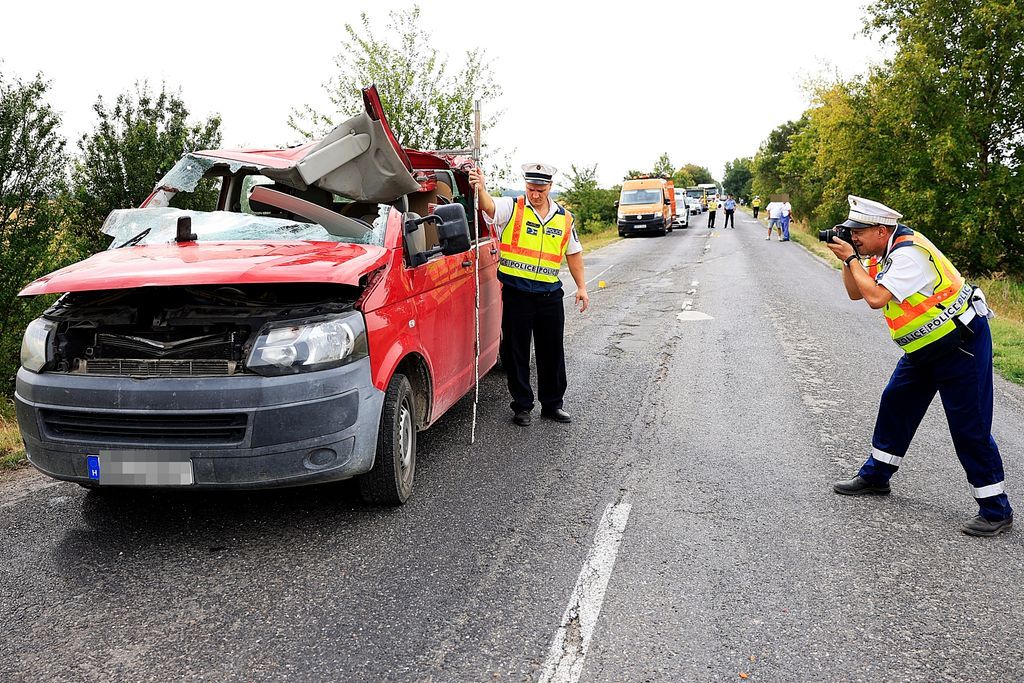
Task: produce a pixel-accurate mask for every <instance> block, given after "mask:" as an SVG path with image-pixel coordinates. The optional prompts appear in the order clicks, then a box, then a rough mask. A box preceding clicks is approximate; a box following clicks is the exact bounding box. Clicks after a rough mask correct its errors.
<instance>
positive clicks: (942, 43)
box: [865, 0, 1024, 273]
mask: <svg viewBox="0 0 1024 683" xmlns="http://www.w3.org/2000/svg"><path fill="white" fill-rule="evenodd" d="M865 32H867V33H877V34H880V35H881V37H882V39H883V40H887V41H891V42H893V43H895V45H896V47H897V53H896V56H895V57H894V58H893V60H892V63H891V76H890V78H889V79H888V85H889V86H890V88H891V90H890V93H889V97H888V98H887V99H889V100H891V101H893V102H894V103H896V102H898V103H899V107H900V108H901V109H902V112H903V116H902V120H898V119H896V118H895V117H893V119H894V120H896V121H898V123H901V124H902V125H901V131H902V132H904V133H906V134H907V135H908V136H910V137H912V138H914V139H916V140H917V141H918V142H919V143H920V144H921V145H923V148H924V149H926V150H927V151H928V162H929V163H927V164H922V165H921V166H919V167H918V168H917V169H915V170H917V171H918V174H917V175H916V176H915V175H912V174H910V173H907V174H906V176H905V179H906V181H907V182H906V183H905V184H904V185H903V187H902V188H901V192H902V194H903V195H904V196H905V198H906V199H907V200H909V201H911V202H913V204H914V208H918V207H920V208H922V209H930V210H929V211H928V214H929V215H928V216H927V218H926V220H928V222H929V223H932V224H933V225H934V228H935V229H938V230H942V231H945V232H946V233H947V240H946V241H947V243H949V244H952V245H955V248H956V250H957V251H958V252H959V254H960V258H961V261H960V265H961V267H963V268H965V269H967V270H969V271H972V272H975V273H983V272H987V271H991V270H997V269H1010V270H1014V271H1016V272H1018V273H1019V272H1022V271H1024V234H1022V232H1021V230H1020V227H1019V226H1020V225H1022V223H1024V208H1022V204H1024V178H1022V174H1021V168H1022V164H1024V7H1022V4H1021V2H1020V0H971V1H970V2H955V1H954V0H878V1H877V2H875V3H874V4H873V5H871V6H870V7H869V9H868V25H867V27H866V29H865ZM936 200H938V201H936Z"/></svg>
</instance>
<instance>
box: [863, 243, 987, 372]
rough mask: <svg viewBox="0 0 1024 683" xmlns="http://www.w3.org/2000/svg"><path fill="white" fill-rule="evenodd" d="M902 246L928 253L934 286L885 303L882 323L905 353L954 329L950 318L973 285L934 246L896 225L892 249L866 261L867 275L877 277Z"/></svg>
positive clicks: (964, 307)
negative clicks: (927, 290)
mask: <svg viewBox="0 0 1024 683" xmlns="http://www.w3.org/2000/svg"><path fill="white" fill-rule="evenodd" d="M905 248H917V249H921V250H922V251H924V252H925V253H926V254H928V259H929V260H930V261H931V263H932V266H934V268H935V287H934V293H933V294H932V295H931V296H928V295H925V294H921V293H920V292H915V293H913V294H911V295H910V296H909V297H907V299H906V300H905V301H903V302H902V303H901V302H899V301H896V299H895V298H894V299H890V300H889V302H888V303H887V304H886V305H885V322H886V324H887V325H888V326H889V333H890V334H891V335H892V339H893V341H894V342H896V344H898V345H899V347H900V348H901V349H903V350H904V351H905V352H906V353H912V352H914V351H917V350H918V349H920V348H923V347H925V346H927V345H928V344H931V343H932V342H935V341H938V340H939V339H942V338H943V337H945V336H946V335H947V334H949V333H951V332H953V331H954V330H955V329H956V323H955V322H954V320H953V319H954V318H956V317H957V316H958V315H960V314H961V313H963V312H964V311H965V310H967V307H968V306H969V305H970V303H971V294H972V292H973V291H974V288H973V287H972V286H971V285H969V284H967V283H966V282H965V281H964V278H963V276H961V275H960V271H958V270H957V269H956V268H955V267H954V266H953V264H952V262H951V261H950V260H949V259H948V258H946V257H945V255H944V254H943V253H942V252H941V251H939V249H938V247H936V246H935V245H934V244H932V243H931V242H930V241H929V240H928V239H927V238H926V237H925V236H924V235H922V234H920V233H917V232H914V231H913V230H911V229H910V228H908V227H907V226H905V225H901V226H899V228H897V230H896V238H895V239H894V240H893V243H892V249H890V250H889V252H888V253H887V254H886V255H885V260H879V259H877V258H872V259H871V261H870V262H869V263H868V273H869V274H870V275H871V277H873V278H877V277H878V274H879V273H880V272H882V270H883V264H884V263H885V262H886V261H887V260H888V257H889V255H890V254H892V252H894V251H896V250H897V249H905Z"/></svg>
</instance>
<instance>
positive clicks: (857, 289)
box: [828, 195, 1013, 536]
mask: <svg viewBox="0 0 1024 683" xmlns="http://www.w3.org/2000/svg"><path fill="white" fill-rule="evenodd" d="M849 202H850V213H849V216H848V220H847V221H846V222H845V223H843V224H842V226H845V227H847V228H850V229H851V231H852V232H851V235H852V241H853V244H852V245H851V244H848V243H847V242H844V241H843V240H841V239H839V238H838V237H833V238H832V241H831V242H829V243H828V246H829V249H831V250H832V253H834V254H835V255H836V258H838V259H840V260H841V261H843V264H844V267H843V285H844V286H845V287H846V292H847V294H848V295H849V297H850V298H851V299H853V300H858V299H863V300H864V301H866V302H867V304H868V305H869V306H870V307H871V308H876V309H877V308H884V309H885V319H886V323H888V325H889V330H890V332H891V334H892V338H893V341H895V342H896V343H897V344H898V345H899V346H900V348H901V349H902V350H903V351H904V354H905V355H904V356H903V357H902V358H900V360H899V362H898V363H897V364H896V369H895V370H894V371H893V373H892V377H891V378H890V379H889V384H888V385H887V386H886V388H885V391H883V392H882V400H881V403H880V405H879V407H878V418H877V420H876V421H875V430H874V435H873V436H872V438H871V455H870V456H868V459H867V460H866V461H865V462H864V464H863V465H862V466H861V468H860V471H859V472H858V473H857V476H855V477H853V478H852V479H847V480H844V481H838V482H836V483H835V485H834V486H833V490H834V491H835V492H836V493H840V494H843V495H847V496H862V495H886V494H888V493H889V479H890V478H891V477H892V475H893V474H895V473H896V470H897V469H898V468H899V466H900V464H901V463H902V462H903V458H904V456H906V454H907V449H908V448H909V447H910V441H911V439H912V438H913V437H914V433H915V432H916V431H917V428H918V426H919V425H920V424H921V420H922V419H923V418H924V415H925V412H926V411H927V410H928V406H929V404H931V402H932V399H933V398H934V397H935V393H936V392H938V394H939V396H940V397H941V399H942V407H943V408H944V409H945V411H946V420H947V421H948V423H949V431H950V434H951V435H952V437H953V447H954V448H955V449H956V454H957V457H958V458H959V459H960V464H961V465H962V466H963V468H964V471H965V472H966V473H967V481H968V482H969V483H970V486H971V492H972V493H973V495H974V498H975V499H976V501H977V503H978V507H979V513H978V514H977V515H976V516H975V517H973V518H972V519H970V520H968V521H966V522H964V523H963V525H961V527H960V530H961V531H963V532H964V533H965V534H968V535H971V536H995V535H996V534H999V533H1002V532H1004V531H1007V530H1009V529H1010V527H1011V526H1012V525H1013V509H1012V508H1011V507H1010V501H1009V499H1008V498H1007V496H1006V492H1005V489H1004V485H1003V461H1002V458H1001V457H1000V455H999V448H998V447H997V446H996V442H995V439H993V438H992V402H993V399H992V392H993V388H992V335H991V332H990V330H989V325H988V318H989V316H990V315H991V314H990V312H989V309H988V307H987V306H986V304H985V295H984V294H983V293H982V292H981V290H980V289H978V288H977V287H973V286H971V285H970V284H968V283H967V282H965V281H964V279H963V277H962V276H961V275H960V273H959V272H958V271H957V269H956V268H955V267H954V266H953V264H952V263H951V262H950V261H949V259H947V258H946V257H945V256H944V255H943V254H942V252H941V251H939V250H938V249H937V248H936V247H935V245H933V244H932V243H931V242H929V241H928V240H927V239H926V238H925V237H924V236H923V235H922V234H921V233H919V232H915V231H914V230H911V229H910V228H908V227H907V226H905V225H901V224H900V223H899V219H900V218H902V217H903V215H902V214H900V213H897V212H896V211H893V210H892V209H890V208H889V207H887V206H885V205H884V204H880V203H878V202H875V201H872V200H870V199H863V198H861V197H855V196H853V195H850V197H849ZM855 247H856V250H855ZM858 254H859V255H861V256H862V257H863V256H870V257H872V259H871V261H870V262H869V264H868V266H867V267H865V266H864V265H863V264H862V263H861V262H860V261H859V260H858Z"/></svg>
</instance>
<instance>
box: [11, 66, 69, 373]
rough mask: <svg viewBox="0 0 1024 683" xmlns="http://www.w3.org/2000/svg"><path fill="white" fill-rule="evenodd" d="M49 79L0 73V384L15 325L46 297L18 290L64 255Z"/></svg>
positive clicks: (57, 139)
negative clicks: (28, 296)
mask: <svg viewBox="0 0 1024 683" xmlns="http://www.w3.org/2000/svg"><path fill="white" fill-rule="evenodd" d="M48 89H49V83H48V82H46V81H44V80H43V78H42V76H41V75H37V76H36V77H35V78H34V79H32V80H30V81H24V80H21V79H18V78H13V79H8V78H6V77H5V76H4V75H3V74H2V73H0V390H2V391H4V392H5V393H6V392H8V391H9V390H10V389H11V388H12V386H13V383H14V374H15V372H16V371H17V368H18V365H19V353H20V348H21V346H20V345H21V333H22V331H23V330H24V329H25V326H26V325H27V324H28V323H29V322H30V321H31V320H32V319H33V318H35V317H37V316H38V315H39V313H40V312H41V311H42V309H43V307H44V305H45V303H46V302H44V301H41V300H37V299H26V298H21V297H18V291H19V290H20V289H21V288H22V287H24V286H25V285H26V284H27V283H28V282H30V281H31V280H33V279H35V278H37V277H39V276H40V275H43V274H44V273H45V272H47V271H48V270H52V269H53V268H55V267H59V266H60V265H62V264H63V263H65V262H67V260H68V259H67V254H66V253H65V252H64V250H63V249H62V247H61V244H62V229H61V225H62V222H63V219H64V213H65V207H66V205H67V202H66V198H65V195H66V186H65V173H66V169H67V156H66V153H65V150H64V147H65V144H66V142H65V140H64V138H63V136H61V134H60V133H59V130H58V129H59V127H60V116H59V115H58V114H57V112H56V111H54V110H53V108H52V107H51V106H50V105H49V103H47V102H46V100H45V97H46V94H47V91H48Z"/></svg>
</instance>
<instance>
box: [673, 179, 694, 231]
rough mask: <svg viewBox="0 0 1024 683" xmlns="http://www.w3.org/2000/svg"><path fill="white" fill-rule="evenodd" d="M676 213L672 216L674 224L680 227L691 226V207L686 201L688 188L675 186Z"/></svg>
mask: <svg viewBox="0 0 1024 683" xmlns="http://www.w3.org/2000/svg"><path fill="white" fill-rule="evenodd" d="M675 194H676V213H675V216H673V218H672V225H674V226H676V227H679V228H688V227H690V207H689V204H688V203H687V201H686V190H684V189H682V188H678V187H677V188H675Z"/></svg>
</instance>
